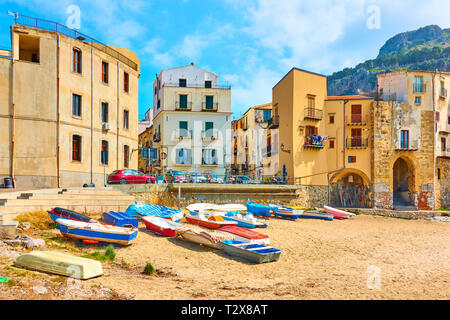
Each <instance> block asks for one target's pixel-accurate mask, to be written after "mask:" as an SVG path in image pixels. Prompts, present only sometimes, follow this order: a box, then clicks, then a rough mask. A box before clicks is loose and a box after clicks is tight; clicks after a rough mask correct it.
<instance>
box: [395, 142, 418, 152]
mask: <svg viewBox="0 0 450 320" xmlns="http://www.w3.org/2000/svg"><path fill="white" fill-rule="evenodd" d="M418 149H419V140H403V141H401V140H399V141H397V143H396V150H418Z"/></svg>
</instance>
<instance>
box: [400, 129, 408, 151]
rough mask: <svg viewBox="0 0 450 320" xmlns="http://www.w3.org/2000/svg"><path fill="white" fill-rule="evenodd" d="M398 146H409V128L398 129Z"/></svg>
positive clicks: (406, 147) (402, 147) (405, 147)
mask: <svg viewBox="0 0 450 320" xmlns="http://www.w3.org/2000/svg"><path fill="white" fill-rule="evenodd" d="M400 148H401V149H408V148H409V130H402V131H400Z"/></svg>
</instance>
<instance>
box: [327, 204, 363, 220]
mask: <svg viewBox="0 0 450 320" xmlns="http://www.w3.org/2000/svg"><path fill="white" fill-rule="evenodd" d="M323 208H324V209H325V210H326V212H327V213H329V214H332V215H333V218H334V219H348V218H353V217H354V216H356V214H354V213H352V212H347V211H344V210H339V209H336V208H333V207H328V206H323Z"/></svg>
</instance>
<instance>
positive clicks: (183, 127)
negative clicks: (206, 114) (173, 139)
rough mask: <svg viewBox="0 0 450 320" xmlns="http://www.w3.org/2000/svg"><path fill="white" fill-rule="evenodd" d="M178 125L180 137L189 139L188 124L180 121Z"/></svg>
mask: <svg viewBox="0 0 450 320" xmlns="http://www.w3.org/2000/svg"><path fill="white" fill-rule="evenodd" d="M178 125H179V128H180V137H187V136H188V122H187V121H180V122H179V124H178Z"/></svg>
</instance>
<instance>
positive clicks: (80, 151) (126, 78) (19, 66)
mask: <svg viewBox="0 0 450 320" xmlns="http://www.w3.org/2000/svg"><path fill="white" fill-rule="evenodd" d="M36 25H38V26H45V27H44V28H42V29H41V28H35V27H34V26H36ZM11 44H12V46H11V47H12V50H11V52H8V53H7V54H6V56H5V55H3V56H1V57H0V97H1V98H0V127H1V128H2V129H3V130H2V131H3V134H2V135H0V177H7V176H9V177H13V178H14V181H15V186H16V187H69V186H82V185H83V184H85V183H95V184H96V185H102V184H103V182H104V174H103V172H104V170H105V172H106V174H109V173H111V172H112V171H114V170H116V169H122V168H126V167H128V168H132V169H137V165H138V153H137V149H138V142H137V123H138V79H139V73H140V66H139V59H138V58H137V56H136V55H135V54H134V53H133V52H131V51H129V50H127V49H123V48H113V47H109V46H106V45H103V44H100V43H99V42H98V41H95V40H93V39H91V38H89V37H88V36H86V35H83V34H80V33H78V32H76V31H74V30H71V29H68V28H67V27H64V26H62V25H59V24H57V23H53V22H49V21H45V23H44V22H43V21H42V20H39V19H35V18H29V17H24V16H19V17H18V18H17V19H16V23H15V24H14V25H13V26H12V27H11ZM102 150H103V151H104V153H103V154H104V157H103V158H102Z"/></svg>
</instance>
